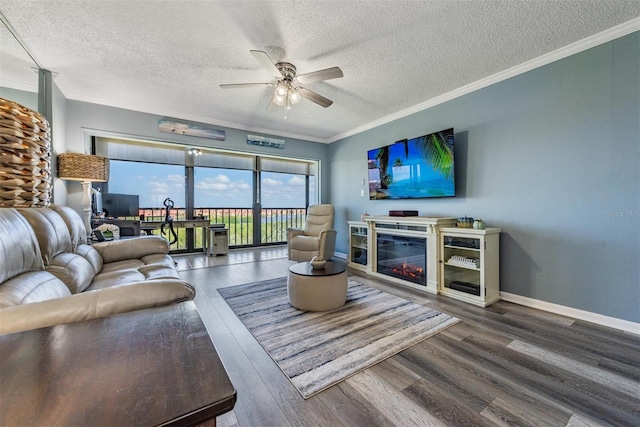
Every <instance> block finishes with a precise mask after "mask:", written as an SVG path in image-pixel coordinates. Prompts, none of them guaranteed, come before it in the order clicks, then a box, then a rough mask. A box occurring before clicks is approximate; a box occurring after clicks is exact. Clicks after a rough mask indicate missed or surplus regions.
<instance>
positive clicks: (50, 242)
mask: <svg viewBox="0 0 640 427" xmlns="http://www.w3.org/2000/svg"><path fill="white" fill-rule="evenodd" d="M18 211H19V212H20V214H21V215H22V216H24V217H25V218H26V219H27V221H28V222H29V225H31V228H33V231H34V232H35V235H36V238H37V239H38V244H39V245H40V252H41V255H42V261H43V262H44V265H45V267H46V266H48V265H49V263H50V262H51V260H52V259H53V257H55V256H56V255H58V254H60V253H62V252H73V251H72V248H71V235H70V234H69V229H68V228H67V224H65V222H64V220H63V219H62V217H61V216H60V215H58V213H57V212H55V211H54V210H52V209H49V208H20V209H18Z"/></svg>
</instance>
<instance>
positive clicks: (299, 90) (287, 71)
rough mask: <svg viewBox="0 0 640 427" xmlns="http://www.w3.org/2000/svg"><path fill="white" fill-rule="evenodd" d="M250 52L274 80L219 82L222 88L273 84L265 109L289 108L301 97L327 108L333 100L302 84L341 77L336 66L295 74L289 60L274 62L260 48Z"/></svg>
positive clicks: (294, 69)
mask: <svg viewBox="0 0 640 427" xmlns="http://www.w3.org/2000/svg"><path fill="white" fill-rule="evenodd" d="M250 52H251V54H252V55H253V56H254V57H255V58H256V59H257V60H258V62H260V64H262V66H263V67H264V68H265V69H266V70H267V71H268V72H269V74H271V75H272V76H273V77H275V79H276V80H275V82H266V83H231V84H221V85H220V87H221V88H222V89H234V88H244V87H255V86H275V90H274V92H273V97H272V98H271V102H269V106H268V107H267V109H268V110H269V109H273V106H274V105H277V106H280V107H284V108H285V118H286V117H287V116H286V110H289V109H291V106H292V105H293V104H297V103H298V102H300V99H301V97H302V98H305V99H308V100H309V101H311V102H315V103H316V104H318V105H320V106H321V107H324V108H327V107H329V106H330V105H331V104H333V101H332V100H330V99H328V98H325V97H324V96H322V95H320V94H318V93H316V92H313V91H311V90H309V89H307V88H305V87H304V86H303V85H305V84H307V83H313V82H318V81H323V80H330V79H336V78H339V77H342V76H343V74H342V70H341V69H340V68H338V67H331V68H326V69H324V70H318V71H313V72H311V73H306V74H299V75H296V67H295V65H293V64H291V63H289V62H278V63H274V62H273V61H272V60H271V58H270V57H269V55H267V53H266V52H263V51H261V50H251V51H250Z"/></svg>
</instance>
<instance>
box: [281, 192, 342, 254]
mask: <svg viewBox="0 0 640 427" xmlns="http://www.w3.org/2000/svg"><path fill="white" fill-rule="evenodd" d="M333 218H334V209H333V205H329V204H324V205H311V206H309V208H308V209H307V222H306V223H305V226H304V229H301V228H288V229H287V249H288V252H289V259H290V260H292V261H310V260H311V258H313V257H314V256H317V255H320V256H322V257H323V258H324V259H326V260H328V259H330V258H331V257H332V256H333V253H334V252H335V249H336V234H337V232H336V230H334V229H333Z"/></svg>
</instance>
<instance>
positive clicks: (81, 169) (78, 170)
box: [58, 153, 109, 182]
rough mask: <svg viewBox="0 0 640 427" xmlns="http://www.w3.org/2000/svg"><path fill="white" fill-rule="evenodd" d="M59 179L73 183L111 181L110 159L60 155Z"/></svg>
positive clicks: (72, 154)
mask: <svg viewBox="0 0 640 427" xmlns="http://www.w3.org/2000/svg"><path fill="white" fill-rule="evenodd" d="M58 178H61V179H68V180H71V181H90V182H106V181H108V180H109V159H107V158H106V157H102V156H94V155H92V154H81V153H61V154H58Z"/></svg>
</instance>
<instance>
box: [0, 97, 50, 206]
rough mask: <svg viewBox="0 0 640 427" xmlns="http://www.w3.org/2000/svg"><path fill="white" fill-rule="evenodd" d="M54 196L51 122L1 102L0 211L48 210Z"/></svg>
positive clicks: (34, 112) (12, 103) (7, 101)
mask: <svg viewBox="0 0 640 427" xmlns="http://www.w3.org/2000/svg"><path fill="white" fill-rule="evenodd" d="M51 194H52V175H51V128H50V127H49V122H48V121H47V119H46V118H45V117H44V116H43V115H42V114H40V113H38V112H37V111H33V110H31V109H29V108H26V107H24V106H22V105H20V104H18V103H15V102H13V101H9V100H6V99H4V98H0V207H42V206H48V205H49V204H51Z"/></svg>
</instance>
